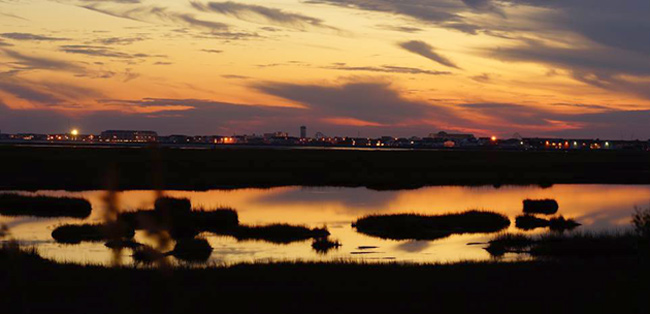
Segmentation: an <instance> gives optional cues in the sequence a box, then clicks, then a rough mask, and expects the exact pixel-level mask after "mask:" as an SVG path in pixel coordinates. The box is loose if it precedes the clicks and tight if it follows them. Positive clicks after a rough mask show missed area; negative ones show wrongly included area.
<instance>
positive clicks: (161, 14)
mask: <svg viewBox="0 0 650 314" xmlns="http://www.w3.org/2000/svg"><path fill="white" fill-rule="evenodd" d="M80 7H82V8H85V9H88V10H92V11H96V12H100V13H103V14H107V15H110V16H114V17H119V18H124V19H129V20H134V21H138V22H145V23H172V24H175V25H181V26H186V27H192V28H198V29H203V30H209V31H224V30H228V29H229V26H228V25H227V24H225V23H221V22H215V21H207V20H201V19H198V18H196V17H194V15H192V14H188V13H183V12H176V11H171V10H169V9H167V8H165V7H159V6H137V7H131V6H129V7H126V8H124V7H121V6H117V7H113V6H112V7H105V6H103V5H102V3H100V2H96V1H93V3H90V4H86V5H81V6H80Z"/></svg>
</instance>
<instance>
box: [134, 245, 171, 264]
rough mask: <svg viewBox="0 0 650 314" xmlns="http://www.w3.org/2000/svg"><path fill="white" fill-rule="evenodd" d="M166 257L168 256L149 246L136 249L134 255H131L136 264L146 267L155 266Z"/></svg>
mask: <svg viewBox="0 0 650 314" xmlns="http://www.w3.org/2000/svg"><path fill="white" fill-rule="evenodd" d="M165 256H166V255H165V254H164V253H162V252H160V251H158V250H156V249H154V248H152V247H151V246H148V245H141V246H138V247H136V248H135V249H134V250H133V255H131V257H132V258H133V260H134V261H135V262H136V264H144V265H150V264H153V263H155V262H157V261H159V260H161V259H163V258H165Z"/></svg>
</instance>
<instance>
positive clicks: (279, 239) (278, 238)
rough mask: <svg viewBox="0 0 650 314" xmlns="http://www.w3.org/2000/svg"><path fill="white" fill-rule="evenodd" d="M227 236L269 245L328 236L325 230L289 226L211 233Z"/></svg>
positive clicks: (245, 228)
mask: <svg viewBox="0 0 650 314" xmlns="http://www.w3.org/2000/svg"><path fill="white" fill-rule="evenodd" d="M213 232H214V233H217V234H221V235H228V236H232V237H234V238H236V239H237V240H240V241H245V240H261V241H267V242H271V243H278V244H287V243H291V242H297V241H304V240H308V239H319V238H326V237H327V236H329V235H330V233H329V231H327V229H325V228H309V227H307V226H295V225H289V224H271V225H266V226H243V225H240V226H237V227H235V228H231V229H227V230H220V231H213Z"/></svg>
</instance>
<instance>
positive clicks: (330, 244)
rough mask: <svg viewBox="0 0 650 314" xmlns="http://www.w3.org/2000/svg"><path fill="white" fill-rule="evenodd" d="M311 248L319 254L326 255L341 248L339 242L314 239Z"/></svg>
mask: <svg viewBox="0 0 650 314" xmlns="http://www.w3.org/2000/svg"><path fill="white" fill-rule="evenodd" d="M311 247H312V248H313V249H314V251H316V252H317V253H320V254H327V252H329V251H330V250H333V249H338V248H339V247H341V242H339V241H338V240H330V239H328V238H319V239H315V240H314V242H312V244H311Z"/></svg>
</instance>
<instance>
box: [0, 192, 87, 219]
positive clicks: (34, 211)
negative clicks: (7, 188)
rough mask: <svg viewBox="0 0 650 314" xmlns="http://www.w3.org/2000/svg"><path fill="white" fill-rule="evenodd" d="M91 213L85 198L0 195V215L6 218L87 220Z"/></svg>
mask: <svg viewBox="0 0 650 314" xmlns="http://www.w3.org/2000/svg"><path fill="white" fill-rule="evenodd" d="M91 212H92V206H91V205H90V202H88V201H87V200H85V199H83V198H74V197H52V196H43V195H22V194H15V193H2V194H0V215H4V216H33V217H47V218H52V217H70V218H86V217H88V216H90V213H91Z"/></svg>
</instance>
